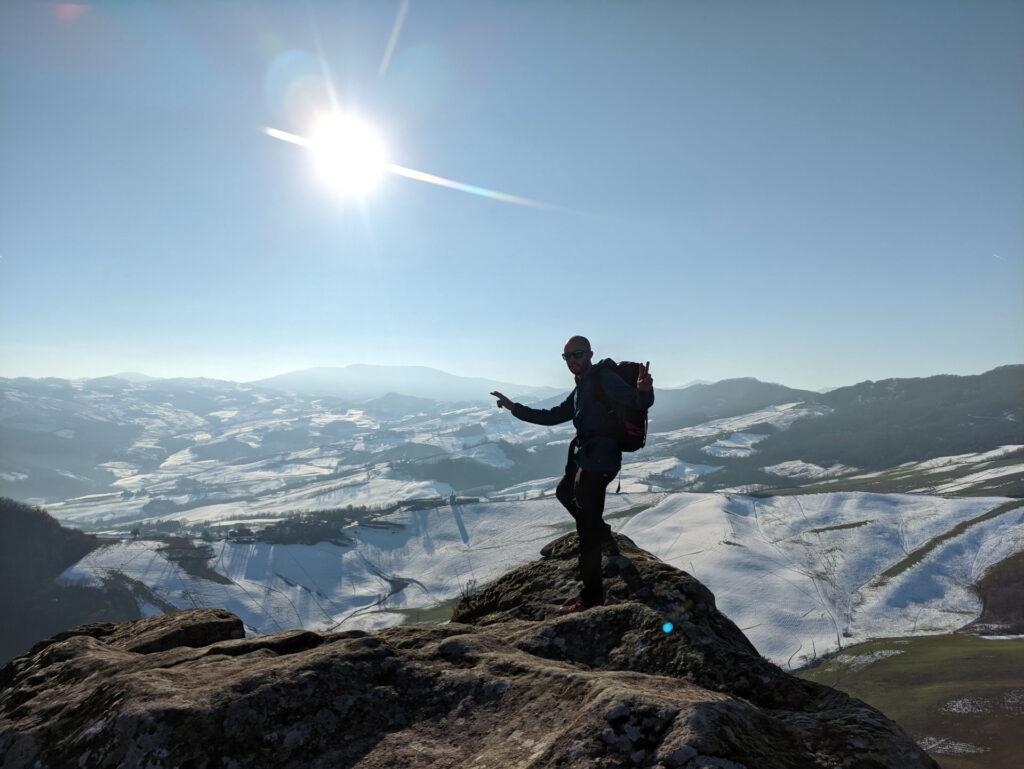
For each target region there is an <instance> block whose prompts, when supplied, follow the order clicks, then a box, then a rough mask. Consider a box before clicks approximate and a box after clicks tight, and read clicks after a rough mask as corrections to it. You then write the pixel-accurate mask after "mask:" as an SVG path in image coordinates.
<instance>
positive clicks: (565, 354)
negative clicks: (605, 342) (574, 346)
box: [562, 350, 590, 361]
mask: <svg viewBox="0 0 1024 769" xmlns="http://www.w3.org/2000/svg"><path fill="white" fill-rule="evenodd" d="M588 352H590V350H573V351H572V352H563V353H562V360H566V361H567V360H569V359H570V358H572V359H573V360H579V359H580V358H582V357H583V356H584V355H586V354H587V353H588Z"/></svg>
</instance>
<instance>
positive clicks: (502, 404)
mask: <svg viewBox="0 0 1024 769" xmlns="http://www.w3.org/2000/svg"><path fill="white" fill-rule="evenodd" d="M491 395H493V396H494V397H495V398H497V399H498V408H499V409H508V410H509V411H511V410H512V407H513V406H514V405H515V404H514V403H513V402H512V401H510V400H509V399H508V398H506V397H505V396H504V395H502V394H501V393H500V392H498V391H497V390H495V391H494V392H492V393H491Z"/></svg>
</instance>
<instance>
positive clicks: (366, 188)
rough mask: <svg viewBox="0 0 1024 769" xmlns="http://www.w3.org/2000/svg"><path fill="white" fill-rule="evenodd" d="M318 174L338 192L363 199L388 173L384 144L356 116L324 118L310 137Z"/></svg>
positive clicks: (330, 116) (333, 114)
mask: <svg viewBox="0 0 1024 769" xmlns="http://www.w3.org/2000/svg"><path fill="white" fill-rule="evenodd" d="M309 148H310V149H311V150H312V151H313V163H314V166H315V168H316V172H317V175H318V176H319V177H320V178H321V179H322V180H323V181H324V182H325V183H326V184H327V185H329V186H330V187H331V188H332V189H334V190H336V191H337V192H338V193H340V194H342V195H345V196H350V197H362V196H364V195H367V194H368V193H370V192H371V191H372V190H373V189H374V187H376V186H377V184H378V183H379V182H380V180H381V178H382V177H383V176H384V172H385V170H386V166H387V161H386V159H385V152H384V142H382V141H381V138H380V136H379V135H378V134H377V132H376V131H375V130H374V128H373V127H372V126H371V125H369V124H368V123H365V122H364V121H362V120H360V119H359V118H357V117H356V116H354V115H344V114H337V113H331V114H328V115H324V116H323V117H321V118H320V119H319V120H318V121H317V123H316V125H315V127H314V128H313V133H312V136H311V138H310V142H309Z"/></svg>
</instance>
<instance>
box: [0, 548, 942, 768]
mask: <svg viewBox="0 0 1024 769" xmlns="http://www.w3.org/2000/svg"><path fill="white" fill-rule="evenodd" d="M618 539H619V546H620V548H621V549H622V551H623V555H622V556H619V557H608V558H606V559H605V563H604V570H605V580H606V588H607V590H608V602H607V604H606V605H605V606H603V607H598V608H594V609H590V610H587V611H583V612H580V613H576V614H569V615H559V614H558V606H560V605H561V604H562V603H565V602H566V601H568V600H570V599H572V598H573V597H574V596H575V594H576V590H577V588H578V585H577V583H576V581H575V567H576V546H577V540H576V535H575V534H572V535H567V536H565V537H562V538H560V539H558V540H555V541H554V542H552V543H550V544H549V545H547V546H546V547H545V548H544V549H543V550H542V551H541V554H542V558H541V559H540V560H538V561H534V562H532V563H529V564H526V565H524V566H522V567H520V568H517V569H515V570H513V571H511V572H509V573H508V574H506V575H505V576H504V577H502V578H501V579H499V580H497V581H496V582H494V583H492V584H491V585H489V586H487V587H486V588H484V589H482V590H481V591H480V592H478V593H476V594H474V595H471V596H468V597H466V598H464V599H463V601H462V602H461V603H460V605H459V606H458V607H457V608H456V611H455V616H454V617H453V620H452V622H451V623H449V624H446V625H431V626H414V625H406V626H399V627H393V628H389V629H387V630H384V631H380V632H377V633H374V634H367V633H365V632H362V631H348V632H341V633H314V632H309V631H292V632H286V633H276V634H273V635H267V636H259V637H255V638H244V637H243V632H242V624H241V622H240V621H239V620H238V618H237V617H235V616H234V615H232V614H230V613H229V612H226V611H223V610H216V609H200V610H194V611H184V612H178V613H175V614H168V615H163V616H159V617H151V618H148V619H144V620H139V621H136V622H132V623H126V624H122V625H110V624H104V625H86V626H83V627H80V628H77V629H75V630H72V631H69V632H66V633H62V634H61V635H59V636H56V637H54V638H53V639H50V640H49V641H46V642H44V643H41V644H37V645H36V647H34V648H33V649H32V651H30V652H29V653H28V654H26V655H25V656H22V657H19V658H18V659H16V660H14V661H13V662H11V663H10V664H9V665H7V666H6V667H5V668H3V670H2V671H0V687H2V688H0V767H3V769H14V768H15V767H38V768H39V769H57V768H58V767H60V768H61V769H63V767H83V768H84V767H125V768H126V769H127V768H129V767H130V768H132V769H134V768H136V767H147V768H148V769H158V768H159V767H168V768H169V767H180V769H201V768H209V769H213V767H218V768H220V769H242V768H243V767H244V768H245V769H255V768H258V767H295V769H298V768H299V767H302V768H303V769H305V768H306V767H310V768H312V769H320V768H322V769H326V768H327V767H332V768H338V767H361V768H363V769H370V768H371V767H433V768H437V769H440V767H477V768H479V769H487V768H488V767H492V768H493V769H509V768H511V767H536V768H540V767H564V768H567V769H568V768H578V769H584V768H586V769H590V768H591V767H624V768H625V767H661V768H662V769H743V768H744V767H746V768H747V769H755V767H756V769H776V768H777V769H812V768H814V769H818V768H820V769H834V768H836V767H844V768H847V767H848V768H851V769H854V768H855V769H874V768H880V767H890V768H891V769H897V768H898V769H915V768H916V767H928V768H929V769H937V765H936V764H935V763H934V761H932V760H931V759H930V758H929V757H928V756H927V754H925V753H924V752H923V751H922V750H920V749H919V748H918V747H917V746H916V745H915V744H914V742H913V741H912V740H911V739H910V738H909V737H908V736H907V735H906V734H905V733H904V732H903V731H902V730H901V729H900V728H899V727H898V726H897V725H896V724H895V723H893V722H892V721H890V720H889V719H887V718H886V717H885V716H883V715H882V714H881V713H879V712H878V711H876V710H874V709H872V708H870V707H868V706H867V705H865V704H864V703H862V702H860V701H859V700H855V699H852V698H850V697H848V696H846V695H844V694H841V693H840V692H837V691H835V690H833V689H830V688H828V687H825V686H821V685H818V684H814V683H811V682H808V681H802V680H800V679H797V678H795V677H793V676H790V675H788V674H786V673H784V672H783V671H782V670H780V669H779V668H777V667H776V666H774V665H773V664H771V663H770V662H767V661H766V660H764V659H762V658H761V657H760V656H759V655H758V654H757V652H756V651H755V650H754V648H753V647H752V646H751V645H750V643H749V642H748V641H747V639H746V638H745V637H744V636H743V634H742V633H741V632H740V631H739V630H738V629H737V628H736V626H735V625H734V624H733V623H732V622H730V621H729V620H728V619H727V618H726V617H725V616H724V615H722V614H721V613H719V612H718V610H717V609H716V608H715V603H714V596H712V594H711V593H710V592H709V591H708V590H707V589H706V588H705V587H704V586H703V585H701V584H700V583H699V582H698V581H697V580H696V579H694V578H693V577H691V576H690V575H688V574H686V573H685V572H682V571H680V570H678V569H675V568H673V567H671V566H669V565H667V564H665V563H662V562H661V561H659V560H658V559H656V558H655V557H654V556H652V555H650V554H649V553H647V552H645V551H642V550H639V549H638V548H637V547H636V546H635V545H634V544H633V543H632V542H631V541H629V540H628V539H626V538H625V537H621V536H620V537H619V538H618ZM668 622H670V623H672V628H671V630H670V631H669V630H668V627H667V626H666V625H665V623H668ZM666 631H668V632H666Z"/></svg>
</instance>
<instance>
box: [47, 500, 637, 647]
mask: <svg viewBox="0 0 1024 769" xmlns="http://www.w3.org/2000/svg"><path fill="white" fill-rule="evenodd" d="M640 499H643V497H642V496H640V495H625V494H623V495H621V496H616V497H612V498H610V499H609V503H608V506H607V510H608V512H614V511H615V510H619V509H622V508H624V507H628V506H630V505H632V504H636V503H637V501H638V500H640ZM570 530H572V521H571V519H570V517H569V515H568V513H566V511H565V509H564V508H563V507H562V506H561V505H560V504H559V503H558V502H557V501H556V500H555V499H553V498H546V499H538V500H530V501H526V502H512V503H480V504H470V505H456V506H444V507H440V508H436V509H431V510H418V511H402V512H399V513H395V514H393V515H391V516H389V517H388V518H387V519H386V523H385V524H381V525H369V526H356V527H353V528H351V529H349V530H347V533H348V534H349V536H350V537H351V538H352V539H353V540H354V541H355V544H354V545H353V546H351V547H339V546H337V545H333V544H327V543H320V544H318V545H315V546H307V545H270V544H265V543H251V544H236V543H230V542H227V541H222V542H217V543H214V544H213V548H214V558H213V560H212V561H211V566H212V568H213V569H214V570H215V571H217V572H218V573H220V574H222V575H224V576H225V577H227V578H228V579H229V580H231V582H232V584H219V583H217V582H212V581H209V580H205V579H200V578H196V577H193V576H190V575H188V574H186V573H185V572H184V571H183V570H182V569H181V568H180V567H179V566H178V565H177V564H175V563H174V562H172V561H169V560H168V559H167V558H165V557H164V555H163V554H162V553H160V552H158V550H157V548H158V547H159V545H160V543H159V542H155V541H138V542H130V541H129V542H122V543H118V544H113V545H110V546H108V547H104V548H101V549H99V550H95V551H93V552H92V553H90V554H89V555H87V556H86V557H85V558H83V559H82V560H81V561H79V562H78V563H77V564H75V565H74V566H73V567H71V568H69V569H68V570H67V571H65V572H64V574H63V575H62V579H63V580H65V581H71V582H84V583H88V584H99V581H100V578H101V577H102V576H103V575H105V574H106V573H107V572H109V571H115V572H121V573H123V574H124V575H125V576H127V577H129V578H131V579H134V580H138V581H139V582H142V583H144V584H145V585H147V586H148V587H149V588H150V589H151V590H152V591H153V593H155V594H156V595H157V596H158V597H159V598H160V599H162V600H163V601H166V602H168V603H170V604H173V605H174V606H176V607H178V608H188V607H192V606H223V607H225V608H227V609H229V610H230V611H233V612H235V613H236V614H238V615H239V616H240V617H241V618H242V619H243V621H244V622H245V623H246V625H247V626H248V628H249V629H250V630H251V631H253V632H272V631H274V630H279V629H286V628H295V627H305V628H310V629H315V630H326V629H331V628H335V629H337V628H342V629H348V628H376V627H384V626H388V625H393V624H397V623H398V622H401V621H402V620H403V618H404V615H403V614H400V613H397V612H396V611H395V610H412V609H426V608H429V607H431V606H434V605H436V604H438V603H441V602H444V601H447V600H450V599H452V598H454V597H457V596H458V595H459V592H460V591H461V590H462V589H464V588H465V587H466V586H467V584H469V583H470V582H472V581H476V582H477V583H478V584H483V583H486V582H489V581H491V580H493V579H496V578H497V577H499V576H501V575H502V574H504V573H505V572H506V571H508V570H509V569H511V568H513V567H514V566H516V565H519V564H521V563H525V562H527V561H530V560H533V559H534V558H536V557H537V554H538V551H539V550H540V548H541V547H542V546H543V545H544V544H546V543H547V542H549V541H550V540H552V539H554V538H555V537H557V536H559V535H560V534H562V533H565V532H567V531H570ZM399 588H400V589H399ZM396 589H397V590H396ZM149 610H150V612H151V613H154V612H158V611H159V610H158V609H156V607H155V606H150V607H149Z"/></svg>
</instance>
